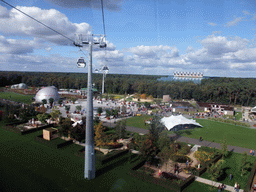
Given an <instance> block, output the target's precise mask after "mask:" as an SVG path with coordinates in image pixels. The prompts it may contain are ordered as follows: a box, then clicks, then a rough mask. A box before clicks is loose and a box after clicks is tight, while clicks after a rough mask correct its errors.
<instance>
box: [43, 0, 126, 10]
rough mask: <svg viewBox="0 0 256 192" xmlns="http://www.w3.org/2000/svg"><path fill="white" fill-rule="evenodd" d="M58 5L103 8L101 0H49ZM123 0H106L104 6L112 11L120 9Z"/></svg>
mask: <svg viewBox="0 0 256 192" xmlns="http://www.w3.org/2000/svg"><path fill="white" fill-rule="evenodd" d="M48 1H50V2H52V3H54V4H56V5H59V6H62V7H67V8H84V7H89V8H92V9H101V6H102V5H101V1H100V0H48ZM122 3H123V0H104V1H103V6H104V8H106V9H108V10H110V11H120V10H121V5H122Z"/></svg>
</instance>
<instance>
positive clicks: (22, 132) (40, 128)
mask: <svg viewBox="0 0 256 192" xmlns="http://www.w3.org/2000/svg"><path fill="white" fill-rule="evenodd" d="M49 127H53V124H47V125H44V126H41V127H38V128H34V129H27V130H25V131H20V133H21V135H26V134H29V133H34V132H36V131H40V130H43V129H46V128H49Z"/></svg>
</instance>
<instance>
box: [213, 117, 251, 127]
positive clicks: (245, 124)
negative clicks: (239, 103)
mask: <svg viewBox="0 0 256 192" xmlns="http://www.w3.org/2000/svg"><path fill="white" fill-rule="evenodd" d="M208 119H209V120H212V121H218V122H222V123H229V124H233V125H239V126H243V127H251V125H250V124H249V123H245V122H240V121H234V120H232V119H222V118H208Z"/></svg>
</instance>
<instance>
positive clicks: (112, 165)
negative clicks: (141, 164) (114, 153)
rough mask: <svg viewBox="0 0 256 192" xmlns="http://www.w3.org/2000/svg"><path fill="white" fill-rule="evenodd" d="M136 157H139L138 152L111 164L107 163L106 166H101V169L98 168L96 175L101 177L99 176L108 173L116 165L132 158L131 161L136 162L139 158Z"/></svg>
mask: <svg viewBox="0 0 256 192" xmlns="http://www.w3.org/2000/svg"><path fill="white" fill-rule="evenodd" d="M135 157H137V155H136V154H132V155H131V156H128V157H124V158H122V159H120V160H119V161H117V162H113V163H111V164H110V165H107V166H105V167H103V168H100V169H98V170H96V173H95V175H96V177H99V176H101V175H103V174H104V173H107V172H108V171H110V170H112V169H114V168H115V167H118V166H120V165H123V164H125V163H126V162H128V161H129V160H130V163H132V162H135V161H136V160H137V158H135ZM134 158H135V159H134ZM132 159H133V161H131V160H132Z"/></svg>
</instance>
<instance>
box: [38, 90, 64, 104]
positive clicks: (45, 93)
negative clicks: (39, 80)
mask: <svg viewBox="0 0 256 192" xmlns="http://www.w3.org/2000/svg"><path fill="white" fill-rule="evenodd" d="M50 98H53V99H54V102H56V101H58V100H59V99H60V96H59V93H58V90H57V88H56V87H54V86H50V87H44V88H42V89H41V90H39V91H38V92H37V94H36V96H35V101H36V102H38V103H42V100H43V99H46V100H47V103H49V99H50Z"/></svg>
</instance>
